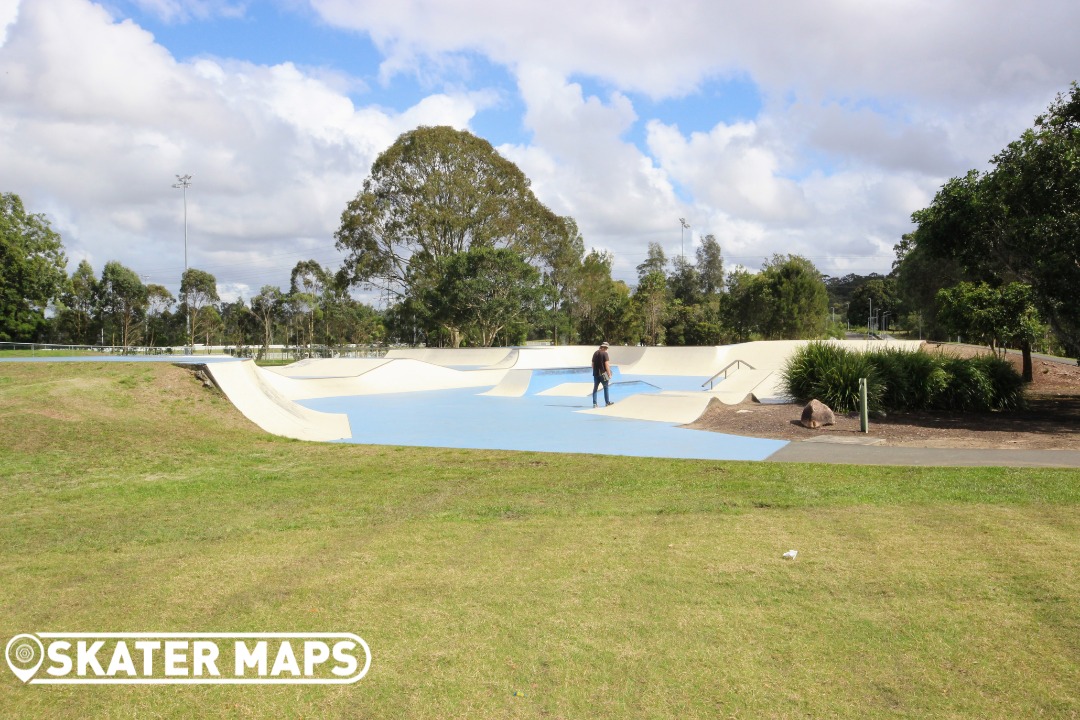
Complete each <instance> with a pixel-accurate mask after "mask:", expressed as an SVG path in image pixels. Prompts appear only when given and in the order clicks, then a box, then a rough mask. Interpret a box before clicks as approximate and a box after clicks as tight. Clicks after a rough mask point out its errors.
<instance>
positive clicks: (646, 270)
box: [637, 242, 667, 281]
mask: <svg viewBox="0 0 1080 720" xmlns="http://www.w3.org/2000/svg"><path fill="white" fill-rule="evenodd" d="M652 273H660V275H664V274H666V273H667V256H666V255H664V248H663V246H662V245H661V244H660V243H655V242H651V243H649V253H648V255H647V256H646V257H645V260H644V261H643V262H642V263H641V264H640V265H638V266H637V276H638V281H641V280H644V279H645V276H646V275H651V274H652Z"/></svg>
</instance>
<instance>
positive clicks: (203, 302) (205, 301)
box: [180, 268, 221, 345]
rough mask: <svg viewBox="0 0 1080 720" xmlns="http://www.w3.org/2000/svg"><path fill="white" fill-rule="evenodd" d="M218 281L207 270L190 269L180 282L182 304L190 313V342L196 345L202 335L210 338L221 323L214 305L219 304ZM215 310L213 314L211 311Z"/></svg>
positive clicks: (185, 272)
mask: <svg viewBox="0 0 1080 720" xmlns="http://www.w3.org/2000/svg"><path fill="white" fill-rule="evenodd" d="M220 300H221V298H220V297H218V291H217V279H215V278H214V276H213V275H211V274H210V273H208V272H206V271H205V270H196V269H195V268H188V269H187V270H185V271H184V275H183V277H182V278H181V280H180V302H182V303H183V304H184V307H185V309H186V310H187V312H188V315H189V319H188V324H189V326H188V333H189V335H188V342H189V344H192V345H194V344H195V338H196V337H198V336H199V335H200V334H203V335H206V336H207V337H209V333H210V332H211V330H212V328H213V327H214V326H215V325H219V324H220V322H221V315H220V314H219V313H218V312H217V309H216V308H214V307H213V305H212V303H216V302H219V301H220ZM211 310H213V313H211V312H210V311H211Z"/></svg>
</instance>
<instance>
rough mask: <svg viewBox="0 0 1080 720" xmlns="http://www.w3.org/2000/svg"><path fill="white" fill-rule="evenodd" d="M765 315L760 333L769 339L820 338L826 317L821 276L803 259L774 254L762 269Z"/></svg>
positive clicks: (826, 311)
mask: <svg viewBox="0 0 1080 720" xmlns="http://www.w3.org/2000/svg"><path fill="white" fill-rule="evenodd" d="M761 275H762V278H763V282H764V283H765V288H766V289H765V294H766V295H767V296H768V298H769V304H768V307H769V313H768V315H767V317H766V319H765V322H764V325H763V327H762V331H763V333H764V335H765V337H766V338H767V339H770V340H796V339H800V338H816V337H821V335H822V334H823V333H824V330H825V324H826V320H827V316H828V314H829V294H828V292H827V291H826V290H825V282H824V281H823V280H822V276H821V273H820V272H818V269H817V268H816V267H814V264H813V263H811V262H810V261H809V260H807V259H806V258H804V257H800V256H798V255H774V256H773V258H772V260H771V261H769V262H766V263H765V265H764V266H763V267H762V270H761Z"/></svg>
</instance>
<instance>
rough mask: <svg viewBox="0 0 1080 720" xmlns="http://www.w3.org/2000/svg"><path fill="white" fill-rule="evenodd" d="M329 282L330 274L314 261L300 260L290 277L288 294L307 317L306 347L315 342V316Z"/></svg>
mask: <svg viewBox="0 0 1080 720" xmlns="http://www.w3.org/2000/svg"><path fill="white" fill-rule="evenodd" d="M330 282H331V277H330V272H329V271H328V270H327V269H326V268H324V267H323V266H322V265H320V264H319V263H318V262H316V261H315V260H301V261H300V262H298V263H296V267H294V268H293V270H292V274H291V275H290V278H289V293H290V294H291V295H292V296H293V303H294V305H295V307H296V308H297V310H298V311H300V312H302V313H304V314H305V315H306V316H307V344H308V345H311V344H313V343H314V342H315V315H316V313H318V312H320V311H321V310H322V301H323V293H324V292H326V289H327V287H328V286H329V285H330ZM324 335H325V333H324Z"/></svg>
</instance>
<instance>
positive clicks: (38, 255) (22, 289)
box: [0, 193, 67, 341]
mask: <svg viewBox="0 0 1080 720" xmlns="http://www.w3.org/2000/svg"><path fill="white" fill-rule="evenodd" d="M66 268H67V257H65V255H64V246H63V243H62V242H61V239H60V235H59V234H58V233H56V232H55V231H54V230H53V229H52V228H51V227H50V226H49V221H48V220H47V219H46V218H45V216H44V215H33V214H29V213H27V212H26V209H25V208H24V207H23V203H22V200H21V199H20V198H19V196H18V195H15V194H14V193H2V194H0V340H7V341H11V340H33V339H34V336H35V334H36V333H37V332H38V331H39V330H40V329H41V328H42V327H43V326H44V325H45V309H46V308H47V307H48V305H49V303H50V302H52V301H54V300H57V299H59V298H60V295H61V293H63V292H64V290H65V289H66V286H67V269H66Z"/></svg>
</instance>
